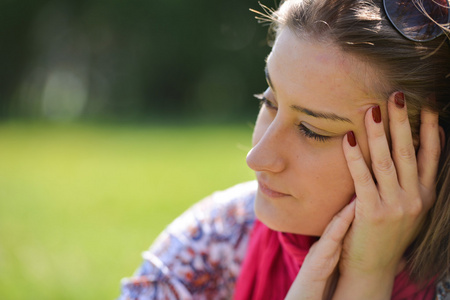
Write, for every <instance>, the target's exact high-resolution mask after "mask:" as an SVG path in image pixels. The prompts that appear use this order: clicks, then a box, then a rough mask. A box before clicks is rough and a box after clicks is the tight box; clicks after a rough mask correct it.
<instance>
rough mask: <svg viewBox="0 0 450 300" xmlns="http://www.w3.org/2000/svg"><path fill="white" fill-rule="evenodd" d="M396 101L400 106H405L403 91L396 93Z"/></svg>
mask: <svg viewBox="0 0 450 300" xmlns="http://www.w3.org/2000/svg"><path fill="white" fill-rule="evenodd" d="M394 101H395V104H396V105H397V107H398V108H403V107H405V94H403V92H397V93H395V96H394Z"/></svg>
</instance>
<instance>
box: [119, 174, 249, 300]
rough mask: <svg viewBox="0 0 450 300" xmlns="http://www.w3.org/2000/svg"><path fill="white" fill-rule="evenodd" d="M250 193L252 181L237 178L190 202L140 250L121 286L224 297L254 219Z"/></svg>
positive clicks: (126, 289)
mask: <svg viewBox="0 0 450 300" xmlns="http://www.w3.org/2000/svg"><path fill="white" fill-rule="evenodd" d="M255 193H256V182H248V183H242V184H238V185H236V186H234V187H232V188H229V189H227V190H224V191H219V192H215V193H213V194H212V195H210V196H208V197H206V198H205V199H203V200H202V201H200V202H198V203H196V204H195V205H193V206H192V207H191V208H189V209H188V210H187V211H186V212H185V213H183V214H182V215H181V216H180V217H178V218H177V219H175V220H174V222H172V223H171V224H170V225H169V226H168V227H167V228H166V229H165V230H164V231H163V232H162V233H161V234H160V236H159V237H158V238H157V239H156V240H155V242H154V243H153V245H152V246H151V247H150V249H149V250H148V251H146V252H144V253H143V257H144V263H143V264H142V266H141V267H140V269H139V270H138V271H137V272H136V274H135V276H134V277H133V278H131V279H125V280H124V281H123V282H122V292H123V293H134V295H136V294H137V295H141V294H143V293H155V292H156V291H158V292H159V293H160V292H161V291H163V290H164V289H166V290H167V292H168V293H172V294H173V292H174V291H177V293H178V294H186V295H191V296H192V297H193V298H195V299H223V298H227V297H229V296H230V295H231V293H232V291H233V289H234V283H235V281H236V278H237V275H238V273H239V271H240V266H241V263H242V260H243V258H244V255H245V252H246V249H247V244H248V239H249V235H250V231H251V228H252V227H253V223H254V220H255V216H254V210H253V202H254V198H255ZM164 297H166V298H168V299H169V298H170V297H168V296H167V295H165V296H164Z"/></svg>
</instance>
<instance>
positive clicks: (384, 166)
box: [373, 157, 394, 175]
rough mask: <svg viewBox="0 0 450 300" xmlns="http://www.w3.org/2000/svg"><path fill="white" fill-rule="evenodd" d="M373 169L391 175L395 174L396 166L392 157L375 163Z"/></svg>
mask: <svg viewBox="0 0 450 300" xmlns="http://www.w3.org/2000/svg"><path fill="white" fill-rule="evenodd" d="M373 168H374V169H375V170H377V171H378V172H379V173H382V174H388V175H390V174H392V173H393V172H394V164H393V162H392V159H391V158H390V157H384V158H380V159H378V160H376V161H374V163H373Z"/></svg>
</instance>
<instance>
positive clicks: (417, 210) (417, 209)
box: [408, 198, 424, 217]
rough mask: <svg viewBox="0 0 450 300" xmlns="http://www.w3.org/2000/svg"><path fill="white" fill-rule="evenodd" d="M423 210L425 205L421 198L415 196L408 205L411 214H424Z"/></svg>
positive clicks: (415, 215)
mask: <svg viewBox="0 0 450 300" xmlns="http://www.w3.org/2000/svg"><path fill="white" fill-rule="evenodd" d="M423 210H424V205H423V203H422V200H421V199H420V198H414V199H413V200H412V201H410V202H409V206H408V211H409V215H411V216H414V217H417V216H419V215H420V214H422V212H423Z"/></svg>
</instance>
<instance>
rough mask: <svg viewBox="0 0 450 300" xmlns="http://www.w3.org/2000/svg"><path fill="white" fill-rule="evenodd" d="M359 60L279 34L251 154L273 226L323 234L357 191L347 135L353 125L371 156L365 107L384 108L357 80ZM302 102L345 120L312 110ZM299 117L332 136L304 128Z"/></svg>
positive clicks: (260, 199)
mask: <svg viewBox="0 0 450 300" xmlns="http://www.w3.org/2000/svg"><path fill="white" fill-rule="evenodd" d="M355 62H356V61H355V60H354V59H352V57H348V56H345V55H344V54H342V53H340V52H339V51H338V49H336V48H334V47H332V46H331V47H330V45H327V44H319V43H314V42H310V41H306V40H301V39H299V38H298V37H297V36H296V35H295V34H294V33H292V32H291V31H290V30H289V29H285V30H283V31H282V32H281V33H280V35H279V36H278V38H277V40H276V42H275V45H274V47H273V50H272V52H271V54H270V55H269V57H268V59H267V72H266V73H267V74H268V76H267V77H268V84H269V88H268V89H267V90H266V91H265V92H264V94H263V95H264V97H265V98H266V99H267V102H266V104H265V105H263V106H262V107H261V110H260V112H259V115H258V119H257V121H256V126H255V130H254V134H253V149H252V150H251V151H250V152H249V154H248V156H247V164H248V165H249V166H250V168H252V169H253V170H254V171H255V172H256V177H257V179H258V182H259V189H258V193H257V196H256V201H255V212H256V215H257V216H258V218H259V219H260V220H261V221H262V222H264V223H265V224H266V225H267V226H269V227H270V228H272V229H274V230H278V231H284V232H292V233H299V234H305V235H316V236H320V235H322V233H323V231H324V229H325V227H326V226H327V225H328V223H329V222H330V220H331V219H332V218H333V216H334V215H336V214H337V212H339V211H340V210H341V209H342V208H343V207H344V206H345V205H346V204H347V203H349V201H350V199H351V198H352V196H353V195H354V192H355V188H354V184H353V179H352V177H351V174H350V171H349V169H348V166H347V162H346V160H345V157H344V153H343V149H342V138H343V136H344V135H345V134H346V133H347V132H349V131H353V132H354V133H355V135H356V137H357V138H358V140H359V141H360V144H361V149H362V152H363V156H364V158H365V160H366V161H367V162H369V161H370V155H369V150H368V143H367V134H366V131H365V128H364V127H365V126H364V114H365V112H366V111H367V109H368V108H370V107H372V106H375V105H378V104H379V105H380V106H381V108H382V110H383V113H385V104H384V102H382V101H381V100H380V99H377V98H376V96H375V95H374V94H373V93H371V92H370V89H368V88H367V86H366V84H365V82H364V81H361V80H359V81H358V80H357V79H358V78H361V75H362V74H363V73H364V71H363V70H364V69H365V68H363V66H362V64H361V63H359V62H357V63H355ZM363 76H366V77H367V76H369V75H365V74H364V75H363ZM367 80H369V78H367ZM293 107H296V108H297V109H295V108H293ZM299 107H301V108H305V109H307V110H310V111H314V112H318V113H321V114H334V115H336V116H339V118H341V119H345V120H347V121H342V120H333V119H325V118H321V117H315V116H311V115H308V114H307V113H305V112H304V111H300V110H299V109H298V108H299ZM335 118H337V117H335ZM299 124H302V125H303V126H305V127H307V128H308V129H309V130H311V131H313V132H315V133H317V134H321V135H323V136H327V137H329V138H327V139H326V140H324V141H320V140H316V139H314V138H311V137H308V136H305V134H304V133H303V131H302V129H300V128H299V126H298V125H299Z"/></svg>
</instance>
